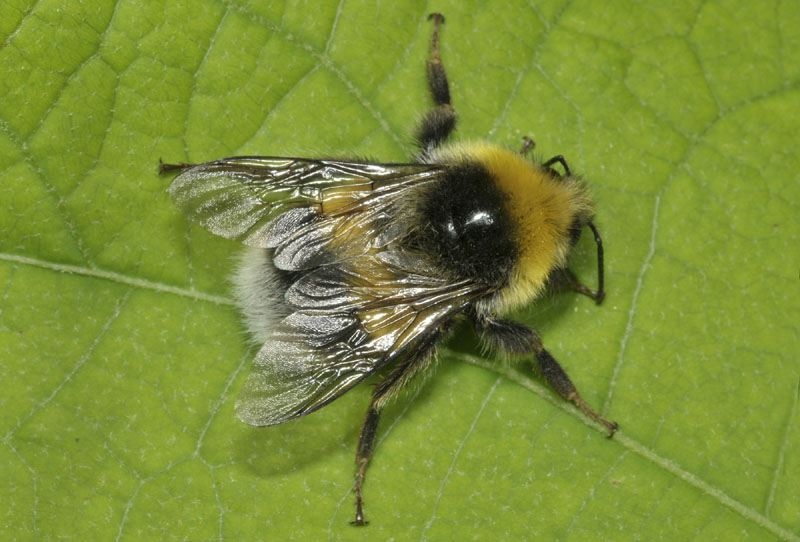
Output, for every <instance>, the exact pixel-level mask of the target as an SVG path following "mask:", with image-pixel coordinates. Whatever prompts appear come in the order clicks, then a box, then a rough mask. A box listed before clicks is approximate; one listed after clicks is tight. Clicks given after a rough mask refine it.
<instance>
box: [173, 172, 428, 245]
mask: <svg viewBox="0 0 800 542" xmlns="http://www.w3.org/2000/svg"><path fill="white" fill-rule="evenodd" d="M436 172H437V167H436V166H431V165H425V164H370V163H365V162H347V161H338V160H310V159H303V158H276V157H234V158H225V159H222V160H215V161H213V162H206V163H204V164H198V165H196V166H193V167H190V168H188V169H185V170H184V171H182V172H181V173H180V174H179V175H178V176H176V177H175V179H174V180H173V181H172V184H171V185H170V189H169V191H170V196H171V197H172V200H173V201H174V202H175V204H176V205H177V206H178V207H179V208H180V209H181V210H182V211H183V212H184V213H185V214H186V216H188V217H189V218H190V219H191V220H193V221H195V222H197V223H199V224H200V225H202V226H203V227H204V228H206V229H207V230H208V231H210V232H211V233H214V234H216V235H220V236H222V237H226V238H229V239H237V240H239V241H241V242H243V243H244V244H246V245H250V246H255V247H277V246H279V245H281V244H283V242H284V241H285V240H286V239H287V238H288V237H290V236H293V235H295V234H297V233H298V232H299V231H304V232H306V236H305V237H303V238H302V239H300V240H299V241H298V242H296V243H295V246H310V245H313V244H314V242H316V243H317V244H318V245H317V248H318V247H319V246H322V245H324V243H325V241H324V240H322V239H320V237H319V235H322V234H328V235H330V234H331V231H330V228H334V227H335V224H333V223H329V224H327V227H328V228H329V230H328V231H326V230H325V229H322V230H320V228H318V227H316V224H315V223H316V222H317V221H319V219H320V218H321V217H324V216H331V215H332V214H333V213H336V212H338V211H340V210H341V209H342V208H345V207H347V206H352V205H353V204H354V203H355V202H359V201H361V202H363V201H364V200H365V198H367V199H368V198H370V197H373V198H380V196H381V195H385V194H386V193H387V192H391V191H397V190H400V189H402V187H404V186H408V185H410V184H414V183H416V182H420V181H424V180H427V179H431V178H433V177H435V175H436ZM314 234H316V235H317V236H318V237H317V238H315V239H312V238H311V237H309V236H312V237H313V235H314ZM298 252H302V251H298V250H294V251H293V254H294V255H297V253H298Z"/></svg>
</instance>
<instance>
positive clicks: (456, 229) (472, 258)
mask: <svg viewBox="0 0 800 542" xmlns="http://www.w3.org/2000/svg"><path fill="white" fill-rule="evenodd" d="M421 199H422V201H420V204H419V208H420V213H421V216H420V217H418V220H419V222H420V224H419V228H418V229H417V231H416V232H415V234H414V235H413V236H412V243H413V244H414V245H416V247H417V248H419V249H421V250H422V251H423V252H424V253H426V254H431V255H433V256H434V258H435V259H436V263H437V264H438V265H439V266H440V267H441V268H442V270H443V271H444V272H446V273H448V274H449V275H450V276H451V277H452V278H454V279H456V280H460V279H472V280H474V281H477V282H479V283H483V284H488V285H490V286H496V287H502V286H504V285H505V284H506V283H507V282H508V279H509V277H510V274H511V270H512V268H513V265H514V263H515V262H516V259H517V252H518V251H517V247H516V244H515V242H514V236H515V230H514V223H513V221H512V220H511V217H509V216H508V209H507V205H506V195H505V194H504V193H503V192H501V190H500V189H499V188H498V187H497V185H496V184H495V183H494V181H493V180H492V178H491V176H490V175H489V172H488V171H486V170H485V169H484V168H483V167H482V166H481V165H480V164H477V163H463V164H458V165H453V166H450V167H449V168H448V169H447V170H446V171H445V172H444V173H443V174H442V177H441V179H440V180H438V181H437V182H436V183H433V184H432V185H431V186H430V187H428V188H427V189H426V191H425V193H424V194H422V196H421Z"/></svg>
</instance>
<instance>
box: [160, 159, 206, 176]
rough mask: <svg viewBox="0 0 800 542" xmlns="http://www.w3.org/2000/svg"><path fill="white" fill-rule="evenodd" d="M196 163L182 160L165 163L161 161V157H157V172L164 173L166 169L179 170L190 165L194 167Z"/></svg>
mask: <svg viewBox="0 0 800 542" xmlns="http://www.w3.org/2000/svg"><path fill="white" fill-rule="evenodd" d="M196 165H197V164H187V163H184V162H180V163H178V164H165V163H164V162H162V161H161V158H159V159H158V173H159V174H161V173H166V172H167V171H175V170H176V169H177V170H179V171H183V170H184V169H189V168H190V167H194V166H196Z"/></svg>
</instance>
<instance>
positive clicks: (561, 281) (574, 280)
mask: <svg viewBox="0 0 800 542" xmlns="http://www.w3.org/2000/svg"><path fill="white" fill-rule="evenodd" d="M547 287H548V288H550V289H551V290H555V291H557V292H558V291H563V290H572V291H573V292H578V293H579V294H583V295H585V296H587V297H591V298H592V299H594V302H595V303H597V304H598V305H599V304H600V303H602V301H603V299H604V298H605V292H604V291H603V290H602V288H598V289H597V290H592V289H591V288H589V287H588V286H586V285H585V284H581V282H580V281H579V280H578V277H576V276H575V273H573V272H572V271H570V270H569V269H567V268H566V267H562V268H559V269H554V270H553V271H551V272H550V275H549V276H548V277H547Z"/></svg>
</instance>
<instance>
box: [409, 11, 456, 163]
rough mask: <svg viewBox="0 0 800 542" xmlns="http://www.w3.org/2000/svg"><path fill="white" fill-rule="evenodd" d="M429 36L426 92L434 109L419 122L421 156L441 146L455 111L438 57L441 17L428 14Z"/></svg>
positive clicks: (418, 134)
mask: <svg viewBox="0 0 800 542" xmlns="http://www.w3.org/2000/svg"><path fill="white" fill-rule="evenodd" d="M428 18H429V19H433V35H432V37H431V57H430V59H429V60H428V64H427V67H428V88H429V89H430V91H431V96H432V97H433V102H434V104H436V107H435V108H433V109H431V110H430V111H428V112H427V113H426V114H425V115H424V116H423V117H422V119H421V120H420V123H419V127H418V128H417V134H416V139H417V142H418V144H419V146H420V147H421V148H422V152H423V153H428V152H430V151H432V150H433V149H435V148H436V147H438V146H439V145H441V144H442V143H444V141H445V140H446V139H447V138H448V137H449V136H450V134H451V133H452V132H453V129H454V128H455V126H456V110H455V109H453V106H452V105H451V103H450V85H449V83H448V82H447V73H446V72H445V70H444V64H443V63H442V57H441V54H440V53H439V29H440V27H441V25H442V23H444V15H442V14H441V13H431V14H430V16H429V17H428Z"/></svg>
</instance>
